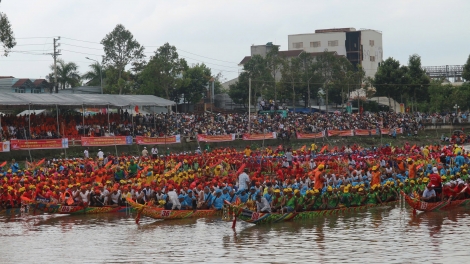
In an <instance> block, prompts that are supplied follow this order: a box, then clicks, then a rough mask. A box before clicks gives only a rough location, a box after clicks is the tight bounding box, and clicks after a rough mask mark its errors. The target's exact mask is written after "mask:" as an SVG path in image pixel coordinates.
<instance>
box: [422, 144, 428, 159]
mask: <svg viewBox="0 0 470 264" xmlns="http://www.w3.org/2000/svg"><path fill="white" fill-rule="evenodd" d="M422 152H423V156H424V158H428V156H429V148H428V146H425V147H424V148H423V150H422Z"/></svg>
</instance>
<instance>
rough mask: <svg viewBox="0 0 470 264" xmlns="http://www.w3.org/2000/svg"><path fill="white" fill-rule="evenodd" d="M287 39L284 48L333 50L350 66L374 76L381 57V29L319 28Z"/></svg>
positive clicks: (311, 50) (313, 50)
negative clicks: (345, 59)
mask: <svg viewBox="0 0 470 264" xmlns="http://www.w3.org/2000/svg"><path fill="white" fill-rule="evenodd" d="M288 41H289V47H288V50H304V51H306V52H309V53H316V52H323V51H330V52H331V51H335V52H337V54H338V55H340V56H345V57H346V58H347V59H348V60H349V61H350V62H351V63H352V64H353V65H354V66H357V65H358V64H359V65H361V66H362V68H363V69H364V71H365V73H366V76H367V77H374V75H375V73H376V72H377V68H378V67H379V65H380V63H381V62H382V60H383V48H382V32H380V31H377V30H372V29H361V30H356V29H355V28H334V29H319V30H315V33H308V34H295V35H289V36H288Z"/></svg>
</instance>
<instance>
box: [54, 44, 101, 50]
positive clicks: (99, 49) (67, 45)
mask: <svg viewBox="0 0 470 264" xmlns="http://www.w3.org/2000/svg"><path fill="white" fill-rule="evenodd" d="M61 44H62V45H66V46H72V47H77V48H84V49H92V50H103V49H97V48H89V47H83V46H78V45H72V44H68V43H61Z"/></svg>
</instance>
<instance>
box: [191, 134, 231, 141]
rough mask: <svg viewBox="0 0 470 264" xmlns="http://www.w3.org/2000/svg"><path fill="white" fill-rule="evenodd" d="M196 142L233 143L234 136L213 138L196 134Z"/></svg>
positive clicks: (216, 136)
mask: <svg viewBox="0 0 470 264" xmlns="http://www.w3.org/2000/svg"><path fill="white" fill-rule="evenodd" d="M197 140H199V141H203V142H224V141H234V140H235V134H229V135H215V136H212V135H203V134H198V135H197Z"/></svg>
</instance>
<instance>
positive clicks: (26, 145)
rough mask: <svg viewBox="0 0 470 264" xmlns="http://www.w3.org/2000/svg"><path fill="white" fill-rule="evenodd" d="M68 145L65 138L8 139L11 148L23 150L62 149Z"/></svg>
mask: <svg viewBox="0 0 470 264" xmlns="http://www.w3.org/2000/svg"><path fill="white" fill-rule="evenodd" d="M68 147H69V140H68V139H67V138H59V139H28V140H25V139H12V140H11V141H10V148H11V149H12V150H25V149H62V148H68Z"/></svg>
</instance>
